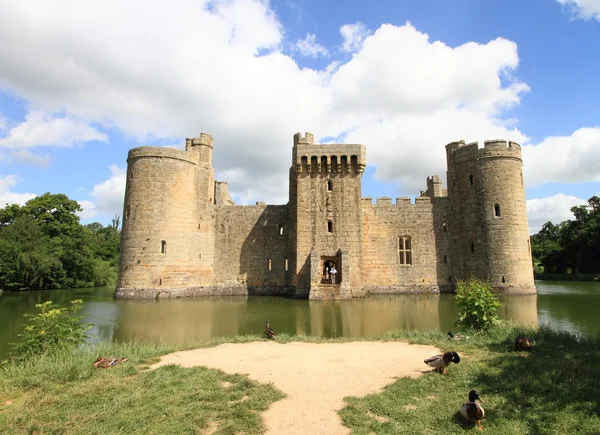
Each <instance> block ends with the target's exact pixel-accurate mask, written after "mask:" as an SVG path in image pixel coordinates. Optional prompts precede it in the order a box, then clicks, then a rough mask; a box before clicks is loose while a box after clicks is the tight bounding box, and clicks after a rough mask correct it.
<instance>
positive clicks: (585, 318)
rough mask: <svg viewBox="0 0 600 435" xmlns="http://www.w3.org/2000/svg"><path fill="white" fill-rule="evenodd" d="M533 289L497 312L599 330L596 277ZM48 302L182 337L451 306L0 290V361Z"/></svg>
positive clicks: (289, 329) (128, 329) (408, 319)
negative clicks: (77, 303)
mask: <svg viewBox="0 0 600 435" xmlns="http://www.w3.org/2000/svg"><path fill="white" fill-rule="evenodd" d="M536 285H537V288H538V294H537V295H529V296H506V297H503V298H502V299H501V300H502V303H503V306H502V307H501V308H500V309H499V314H500V317H501V318H503V319H511V320H513V321H515V322H517V323H519V324H523V325H538V324H542V323H547V324H550V325H551V326H553V327H555V328H558V329H565V330H569V331H574V332H577V333H580V334H584V335H596V334H597V333H598V330H599V329H600V316H598V313H599V312H600V283H588V282H550V281H537V282H536ZM49 299H51V300H53V301H54V302H56V303H58V304H60V305H61V306H66V305H68V303H69V301H70V300H71V299H83V300H84V310H83V311H84V313H85V314H86V315H87V317H86V322H89V323H93V324H94V325H95V326H94V328H93V329H92V330H91V332H92V333H93V334H95V335H97V336H98V339H104V340H119V341H128V340H130V339H132V338H138V339H141V340H144V341H151V342H159V341H163V342H168V343H183V342H185V341H188V340H199V339H201V340H206V339H210V338H211V337H218V336H226V335H238V334H252V333H254V334H261V333H262V331H263V330H264V325H265V321H266V320H269V321H270V322H271V326H272V327H273V328H274V329H275V330H276V331H277V332H286V333H289V334H306V335H314V336H320V337H336V336H345V337H369V336H373V335H378V334H383V333H385V332H387V331H390V330H393V329H419V330H431V329H435V330H441V331H448V330H450V329H453V328H454V325H453V324H454V322H455V321H456V318H457V316H458V310H457V308H456V305H455V304H454V299H453V296H452V295H390V296H371V297H368V298H365V299H354V300H349V301H307V300H295V299H286V298H276V297H260V296H249V297H210V298H193V299H173V300H139V301H129V300H128V301H123V300H115V299H114V298H113V289H112V288H108V287H106V288H95V289H71V290H48V291H35V292H23V293H7V292H4V293H0V359H1V358H4V357H6V355H7V354H8V352H9V350H10V346H9V343H11V342H14V341H16V340H18V339H19V337H18V335H17V334H19V333H21V332H22V329H23V322H24V318H23V314H25V313H34V312H36V308H35V304H37V303H41V302H44V301H46V300H49Z"/></svg>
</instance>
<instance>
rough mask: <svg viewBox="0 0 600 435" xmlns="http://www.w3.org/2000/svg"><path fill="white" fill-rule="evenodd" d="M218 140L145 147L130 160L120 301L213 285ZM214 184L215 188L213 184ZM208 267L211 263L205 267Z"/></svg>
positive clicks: (203, 137) (133, 152) (131, 153)
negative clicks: (214, 162)
mask: <svg viewBox="0 0 600 435" xmlns="http://www.w3.org/2000/svg"><path fill="white" fill-rule="evenodd" d="M212 147H213V144H212V137H210V135H206V134H202V135H201V136H200V137H199V138H193V139H187V140H186V149H185V150H179V149H175V148H169V147H152V146H143V147H138V148H133V149H131V150H130V151H129V153H128V156H127V175H126V176H127V181H126V187H125V201H124V205H123V228H122V233H121V255H120V261H119V276H118V281H117V289H116V293H115V295H116V296H117V297H119V298H152V297H156V296H157V295H158V294H159V293H168V294H171V293H177V291H178V289H183V288H193V287H199V286H202V285H206V284H210V283H211V280H212V264H211V263H212V261H213V259H212V257H213V256H212V255H211V250H212V249H214V244H213V245H212V246H211V244H210V240H209V239H210V237H205V236H206V234H204V233H207V234H209V235H212V233H213V231H212V228H211V227H210V224H208V225H207V224H206V223H204V224H203V219H205V218H206V215H209V216H208V218H209V220H210V214H211V213H210V212H209V211H208V210H207V209H208V207H209V206H210V205H211V204H212V200H213V195H214V173H213V169H212V165H211V156H212ZM211 183H212V184H211ZM205 263H206V264H205Z"/></svg>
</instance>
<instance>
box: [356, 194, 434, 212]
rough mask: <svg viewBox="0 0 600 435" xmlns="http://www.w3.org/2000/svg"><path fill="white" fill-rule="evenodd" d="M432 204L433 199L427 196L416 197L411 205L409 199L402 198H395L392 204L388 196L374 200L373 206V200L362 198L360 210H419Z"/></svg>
mask: <svg viewBox="0 0 600 435" xmlns="http://www.w3.org/2000/svg"><path fill="white" fill-rule="evenodd" d="M432 204H433V199H432V198H430V197H428V196H417V197H416V198H415V202H414V203H413V202H412V200H411V198H409V197H406V196H403V197H398V198H396V202H392V198H390V197H389V196H381V197H377V198H375V204H373V198H372V197H370V196H363V197H362V198H361V208H404V209H408V208H420V207H429V206H431V205H432Z"/></svg>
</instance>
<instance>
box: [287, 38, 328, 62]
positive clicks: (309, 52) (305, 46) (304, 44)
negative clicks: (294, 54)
mask: <svg viewBox="0 0 600 435" xmlns="http://www.w3.org/2000/svg"><path fill="white" fill-rule="evenodd" d="M294 48H295V50H297V51H299V52H300V54H302V55H303V56H311V57H314V58H317V57H319V56H328V55H329V51H328V50H327V49H326V48H325V47H323V46H322V45H321V44H319V43H318V42H317V35H315V34H314V33H307V34H306V38H304V39H300V40H299V41H298V42H296V46H295V47H294Z"/></svg>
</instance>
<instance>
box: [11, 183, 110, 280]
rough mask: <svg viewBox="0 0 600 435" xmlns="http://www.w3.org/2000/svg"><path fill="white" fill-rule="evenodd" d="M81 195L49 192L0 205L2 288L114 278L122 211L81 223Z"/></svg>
mask: <svg viewBox="0 0 600 435" xmlns="http://www.w3.org/2000/svg"><path fill="white" fill-rule="evenodd" d="M80 211H82V209H81V206H80V205H79V203H78V202H77V201H74V200H72V199H69V198H68V197H67V195H64V194H62V193H60V194H51V193H45V194H43V195H41V196H37V197H35V198H33V199H31V200H29V201H27V202H26V203H25V205H22V206H20V205H17V204H10V205H6V207H4V208H3V209H0V290H5V291H21V290H45V289H59V288H81V287H98V286H103V285H110V284H115V283H116V278H117V268H118V262H119V249H120V243H121V232H120V228H119V227H120V223H121V222H120V220H121V219H120V217H119V216H115V217H114V218H113V219H112V223H111V224H110V225H107V226H103V225H102V224H100V223H98V222H94V223H91V224H87V225H81V223H80V219H79V216H77V214H76V213H77V212H80Z"/></svg>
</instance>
